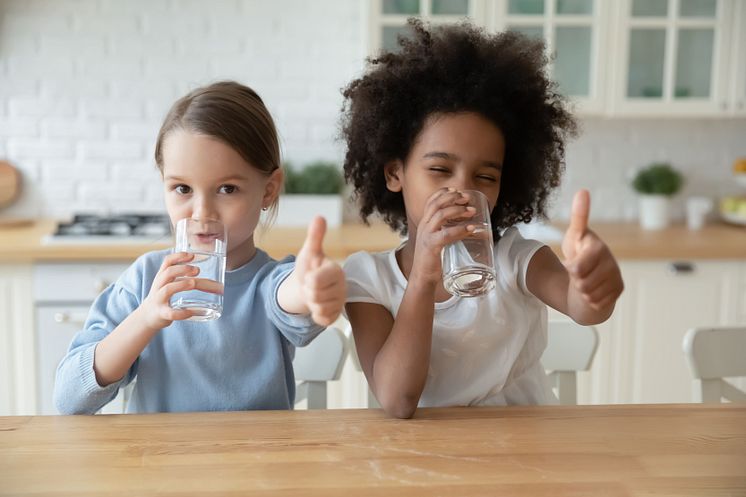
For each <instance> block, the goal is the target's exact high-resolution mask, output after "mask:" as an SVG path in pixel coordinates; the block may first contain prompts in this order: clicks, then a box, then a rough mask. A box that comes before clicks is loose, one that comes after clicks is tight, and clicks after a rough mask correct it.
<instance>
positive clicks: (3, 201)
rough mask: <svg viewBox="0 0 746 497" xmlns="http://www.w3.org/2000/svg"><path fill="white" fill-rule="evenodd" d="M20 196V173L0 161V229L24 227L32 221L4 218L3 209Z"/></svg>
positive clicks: (8, 164)
mask: <svg viewBox="0 0 746 497" xmlns="http://www.w3.org/2000/svg"><path fill="white" fill-rule="evenodd" d="M20 194H21V173H20V172H19V171H18V169H16V168H15V167H13V166H12V165H11V164H10V163H8V162H5V161H3V160H0V228H15V227H19V226H26V225H29V224H31V223H32V222H33V219H28V218H17V217H5V216H4V215H3V214H2V209H3V207H7V206H9V205H10V204H12V203H13V202H15V201H16V199H18V196H19V195H20Z"/></svg>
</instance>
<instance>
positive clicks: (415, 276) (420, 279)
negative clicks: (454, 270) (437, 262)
mask: <svg viewBox="0 0 746 497" xmlns="http://www.w3.org/2000/svg"><path fill="white" fill-rule="evenodd" d="M439 283H440V278H435V277H434V276H432V275H430V274H427V273H426V272H421V271H416V270H415V268H412V272H411V273H410V274H409V280H408V281H407V287H408V288H412V289H415V290H421V291H423V292H428V293H433V294H435V289H436V288H437V286H438V284H439Z"/></svg>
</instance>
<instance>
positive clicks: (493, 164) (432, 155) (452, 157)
mask: <svg viewBox="0 0 746 497" xmlns="http://www.w3.org/2000/svg"><path fill="white" fill-rule="evenodd" d="M422 158H423V159H446V160H451V161H454V162H458V161H459V156H458V155H455V154H449V153H448V152H428V153H426V154H425V155H423V156H422ZM482 164H484V166H485V167H491V168H492V169H497V170H498V171H502V170H503V165H502V164H498V163H497V162H492V161H487V160H486V161H482Z"/></svg>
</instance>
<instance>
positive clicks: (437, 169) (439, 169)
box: [428, 166, 451, 174]
mask: <svg viewBox="0 0 746 497" xmlns="http://www.w3.org/2000/svg"><path fill="white" fill-rule="evenodd" d="M428 169H429V170H430V171H432V172H434V173H436V174H448V173H450V172H451V171H450V170H449V169H448V168H447V167H443V166H430V167H429V168H428Z"/></svg>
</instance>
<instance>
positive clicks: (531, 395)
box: [344, 227, 557, 407]
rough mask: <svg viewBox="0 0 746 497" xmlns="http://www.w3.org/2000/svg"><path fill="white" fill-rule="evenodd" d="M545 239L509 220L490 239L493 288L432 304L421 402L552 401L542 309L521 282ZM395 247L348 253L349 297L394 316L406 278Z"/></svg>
mask: <svg viewBox="0 0 746 497" xmlns="http://www.w3.org/2000/svg"><path fill="white" fill-rule="evenodd" d="M542 246H543V244H542V243H540V242H537V241H535V240H526V239H524V238H522V237H521V235H520V234H519V232H518V230H517V229H516V228H512V227H511V228H508V229H507V230H505V232H504V233H503V235H502V237H501V238H500V240H498V242H497V244H496V245H495V268H496V270H497V282H496V285H495V289H493V290H492V291H491V292H489V293H488V294H486V295H484V296H482V297H475V298H458V297H452V298H450V299H449V300H447V301H445V302H440V303H436V304H435V316H434V319H433V339H432V351H431V354H430V368H429V371H428V375H427V382H426V383H425V389H424V391H423V392H422V396H421V397H420V402H419V406H420V407H434V406H464V405H468V406H471V405H507V404H549V403H556V402H557V398H556V397H555V396H554V394H553V393H552V390H551V386H550V384H549V381H548V378H547V375H546V373H545V371H544V368H543V367H542V365H541V362H540V358H541V355H542V353H543V352H544V349H545V348H546V345H547V309H546V306H545V305H544V303H543V302H541V301H540V300H539V299H537V298H536V297H534V296H533V295H532V294H531V292H529V291H528V289H527V288H526V269H527V268H528V263H529V261H530V260H531V257H533V255H534V253H536V251H537V250H538V249H539V248H541V247H542ZM396 250H398V249H396ZM396 250H389V251H386V252H378V253H373V254H370V253H367V252H357V253H355V254H353V255H351V256H350V257H349V258H348V259H347V261H346V262H345V264H344V271H345V275H346V279H347V302H367V303H372V304H379V305H382V306H383V307H385V308H386V309H388V311H389V312H390V313H391V315H392V316H396V314H397V312H398V311H399V305H400V304H401V301H402V298H403V297H404V290H405V288H406V286H407V280H406V279H405V277H404V275H403V274H402V272H401V269H400V268H399V265H398V263H397V262H396Z"/></svg>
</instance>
